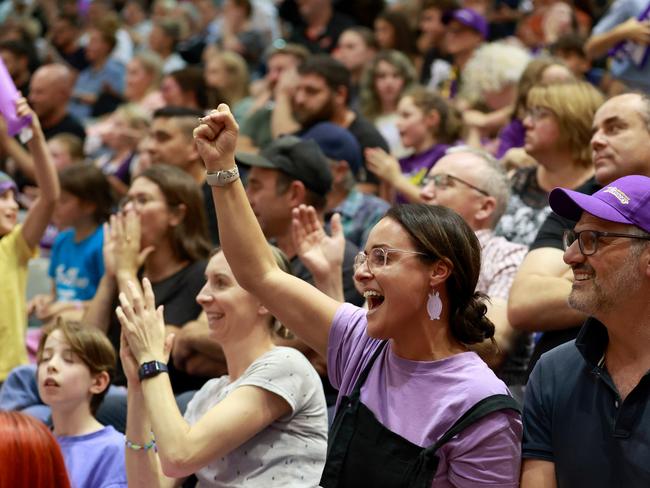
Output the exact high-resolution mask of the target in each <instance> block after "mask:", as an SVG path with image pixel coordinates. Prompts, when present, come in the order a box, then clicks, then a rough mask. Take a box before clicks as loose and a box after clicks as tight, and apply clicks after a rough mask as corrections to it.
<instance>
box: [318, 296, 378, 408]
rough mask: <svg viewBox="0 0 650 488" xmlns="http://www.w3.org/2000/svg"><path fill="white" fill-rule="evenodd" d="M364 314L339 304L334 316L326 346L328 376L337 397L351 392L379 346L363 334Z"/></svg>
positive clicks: (351, 307)
mask: <svg viewBox="0 0 650 488" xmlns="http://www.w3.org/2000/svg"><path fill="white" fill-rule="evenodd" d="M366 313H367V310H365V309H363V308H359V307H355V306H354V305H351V304H349V303H344V304H342V305H341V306H340V307H339V309H338V310H337V311H336V314H335V315H334V320H333V321H332V327H331V328H330V335H329V342H328V345H327V374H328V376H329V380H330V382H331V383H332V386H334V388H336V389H337V390H339V396H341V395H347V394H349V393H350V392H351V391H352V388H353V387H354V384H355V382H356V379H357V378H358V376H359V375H360V374H361V371H362V370H363V368H364V367H365V365H366V364H367V363H368V360H369V359H370V356H371V355H372V353H373V352H374V351H375V350H376V349H377V347H378V346H379V345H380V344H381V341H379V340H377V339H372V338H370V337H368V335H367V334H366V326H367V320H366Z"/></svg>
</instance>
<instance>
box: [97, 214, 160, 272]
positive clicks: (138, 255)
mask: <svg viewBox="0 0 650 488" xmlns="http://www.w3.org/2000/svg"><path fill="white" fill-rule="evenodd" d="M140 238H141V226H140V217H139V216H138V215H137V214H136V213H135V212H133V211H126V212H118V213H117V214H114V215H111V218H110V224H105V227H104V249H103V253H104V267H105V270H106V271H105V272H106V274H107V275H108V276H118V275H120V274H123V275H125V276H127V277H133V276H135V275H136V273H137V272H138V269H139V268H140V267H141V266H142V265H143V264H144V262H145V260H146V259H147V256H149V254H151V253H152V252H153V251H154V249H155V248H154V247H153V246H148V247H146V248H145V249H140Z"/></svg>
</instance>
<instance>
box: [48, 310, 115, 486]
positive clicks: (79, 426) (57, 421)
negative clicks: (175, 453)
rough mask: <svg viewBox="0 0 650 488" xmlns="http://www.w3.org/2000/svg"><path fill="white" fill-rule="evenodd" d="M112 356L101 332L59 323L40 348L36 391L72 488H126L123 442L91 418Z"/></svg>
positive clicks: (105, 383) (108, 374)
mask: <svg viewBox="0 0 650 488" xmlns="http://www.w3.org/2000/svg"><path fill="white" fill-rule="evenodd" d="M115 361H116V357H115V350H114V349H113V346H111V343H110V341H109V340H108V339H107V338H106V336H105V335H104V334H103V333H102V332H101V331H99V330H97V329H94V328H92V327H87V326H84V325H81V324H66V323H65V322H60V323H58V324H54V325H53V326H52V327H49V328H48V329H46V330H45V332H44V333H43V336H42V337H41V341H40V344H39V347H38V356H37V363H38V373H37V376H38V391H39V394H40V396H41V398H42V399H43V402H44V403H45V404H46V405H49V406H50V408H51V409H52V428H53V434H54V435H55V436H56V439H57V441H58V443H59V445H60V446H61V450H62V452H63V459H64V461H65V465H66V468H67V470H68V475H69V477H70V480H71V482H72V484H73V486H75V487H76V486H111V487H116V488H126V486H127V480H126V468H125V465H124V436H123V435H122V434H120V433H118V432H117V431H116V430H115V429H114V428H113V427H111V426H106V427H105V426H103V425H102V424H101V423H99V422H98V421H97V419H96V418H95V413H96V412H97V408H98V407H99V405H100V403H101V402H102V399H103V397H104V395H105V394H106V391H107V390H108V387H109V385H110V383H111V374H112V372H113V370H114V369H115Z"/></svg>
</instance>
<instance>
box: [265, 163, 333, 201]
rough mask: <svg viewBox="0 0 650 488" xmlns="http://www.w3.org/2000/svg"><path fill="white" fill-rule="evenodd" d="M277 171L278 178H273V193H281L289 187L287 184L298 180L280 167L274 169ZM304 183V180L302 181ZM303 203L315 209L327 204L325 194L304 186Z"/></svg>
mask: <svg viewBox="0 0 650 488" xmlns="http://www.w3.org/2000/svg"><path fill="white" fill-rule="evenodd" d="M276 171H277V173H278V178H277V179H276V180H275V194H276V195H283V194H284V193H286V191H287V190H288V189H289V185H291V183H293V182H294V181H300V180H299V179H298V178H295V177H293V176H291V175H289V174H287V173H285V172H284V171H282V170H281V169H278V170H276ZM303 185H304V182H303ZM305 203H306V204H307V205H311V206H312V207H314V208H315V209H316V210H318V211H320V210H324V209H325V207H326V206H327V196H325V195H320V194H319V193H316V192H315V191H313V190H310V189H309V188H307V186H305Z"/></svg>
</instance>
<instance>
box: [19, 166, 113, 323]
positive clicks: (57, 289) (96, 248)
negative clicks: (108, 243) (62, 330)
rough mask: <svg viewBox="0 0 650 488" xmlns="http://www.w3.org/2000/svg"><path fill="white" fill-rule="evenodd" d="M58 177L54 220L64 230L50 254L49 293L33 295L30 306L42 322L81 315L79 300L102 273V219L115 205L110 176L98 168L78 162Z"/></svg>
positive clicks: (91, 292)
mask: <svg viewBox="0 0 650 488" xmlns="http://www.w3.org/2000/svg"><path fill="white" fill-rule="evenodd" d="M59 178H60V181H61V190H62V191H61V197H60V198H59V201H58V202H57V204H56V207H55V210H54V217H53V220H54V224H55V225H56V226H57V227H58V228H59V229H60V230H62V232H60V233H59V235H58V236H57V237H56V239H55V241H54V245H53V247H52V253H51V256H50V268H49V275H50V277H51V278H52V280H53V283H52V293H51V294H49V295H37V296H36V297H34V298H33V299H32V300H31V302H30V305H29V312H30V313H34V314H35V315H36V317H37V318H39V319H40V320H43V321H48V320H51V319H54V318H55V317H56V316H58V315H60V314H65V315H66V317H68V318H70V317H71V316H72V317H75V318H80V317H81V315H82V313H83V308H84V307H83V303H84V302H85V301H88V300H91V299H92V298H93V296H95V291H96V290H97V287H98V286H99V281H100V280H101V278H102V276H103V274H104V260H103V257H102V245H103V240H104V232H103V229H102V223H104V222H106V221H107V220H108V217H109V215H110V213H111V207H112V205H113V199H112V195H111V190H110V186H109V183H108V180H107V178H106V176H105V175H104V174H103V173H102V171H101V170H100V169H99V168H97V167H95V166H92V165H89V164H84V163H77V164H73V165H71V166H68V167H67V168H65V169H63V170H62V171H61V172H60V173H59Z"/></svg>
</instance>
